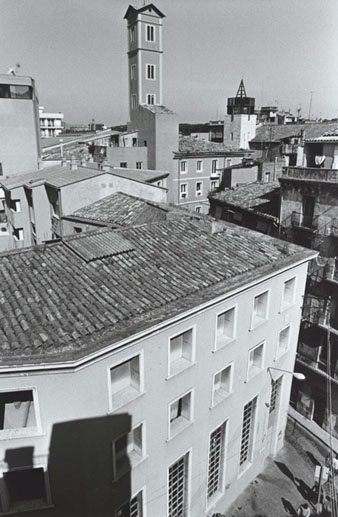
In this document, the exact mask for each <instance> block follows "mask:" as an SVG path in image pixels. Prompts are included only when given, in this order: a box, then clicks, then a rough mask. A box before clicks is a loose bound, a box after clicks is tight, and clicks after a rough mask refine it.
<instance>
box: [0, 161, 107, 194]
mask: <svg viewBox="0 0 338 517" xmlns="http://www.w3.org/2000/svg"><path fill="white" fill-rule="evenodd" d="M101 174H103V171H101V170H98V169H94V168H93V169H92V168H89V167H80V166H79V167H78V168H77V169H74V170H71V169H70V168H69V167H48V168H46V169H40V170H37V171H33V172H27V173H25V174H15V175H13V176H9V177H6V176H4V177H2V178H0V184H1V185H2V186H4V187H5V188H7V189H12V188H16V187H20V186H22V185H28V186H33V185H34V184H35V183H41V182H45V183H48V184H49V185H52V186H53V187H56V188H59V187H64V186H66V185H70V184H72V183H76V182H77V181H82V180H86V179H88V178H93V177H94V176H100V175H101Z"/></svg>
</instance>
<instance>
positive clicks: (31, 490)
mask: <svg viewBox="0 0 338 517" xmlns="http://www.w3.org/2000/svg"><path fill="white" fill-rule="evenodd" d="M46 475H47V474H46V473H45V471H44V469H43V468H25V469H20V470H10V471H8V472H5V473H4V475H3V485H4V486H3V489H4V492H5V493H6V497H4V492H2V494H1V510H2V512H4V513H7V512H22V511H25V510H35V509H38V508H41V507H42V506H46V505H47V504H49V503H50V502H49V501H48V499H47V490H46ZM2 512H1V513H2Z"/></svg>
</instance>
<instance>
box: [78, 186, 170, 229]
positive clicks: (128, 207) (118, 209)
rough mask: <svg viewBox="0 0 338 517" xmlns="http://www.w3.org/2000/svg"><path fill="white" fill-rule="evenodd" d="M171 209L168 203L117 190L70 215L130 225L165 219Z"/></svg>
mask: <svg viewBox="0 0 338 517" xmlns="http://www.w3.org/2000/svg"><path fill="white" fill-rule="evenodd" d="M169 209H170V207H169V206H168V205H164V204H163V205H160V204H158V203H154V202H152V201H147V200H145V199H142V198H140V197H136V196H132V195H130V194H125V193H122V192H116V193H114V194H111V195H110V196H106V197H104V198H102V199H100V200H99V201H95V202H94V203H91V204H90V205H87V206H85V207H83V208H80V209H78V210H76V211H75V212H73V213H72V214H71V215H70V216H69V217H76V218H81V219H88V220H91V221H98V222H102V223H108V224H114V225H120V226H130V225H135V224H145V223H150V222H155V221H157V222H158V221H165V220H166V214H167V212H168V211H169Z"/></svg>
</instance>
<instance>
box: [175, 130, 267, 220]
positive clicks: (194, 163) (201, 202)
mask: <svg viewBox="0 0 338 517" xmlns="http://www.w3.org/2000/svg"><path fill="white" fill-rule="evenodd" d="M246 156H247V153H246V152H245V151H241V150H236V149H232V148H231V147H226V146H224V145H223V144H219V143H215V142H207V141H205V140H200V139H196V138H190V137H182V138H181V139H180V148H179V152H177V153H175V154H174V167H173V173H172V175H171V177H172V181H171V190H169V199H170V201H171V202H172V203H174V204H176V205H180V206H181V205H182V206H185V207H186V208H189V210H192V211H195V212H197V213H204V214H207V213H208V212H209V201H208V194H209V193H210V192H213V191H215V190H216V189H218V187H219V186H220V183H221V180H222V176H223V173H224V170H231V167H232V166H234V165H236V164H240V163H241V162H242V160H243V159H244V158H245V157H246ZM256 179H257V170H253V169H250V170H249V169H246V170H245V171H244V172H243V174H238V175H237V181H239V182H240V183H242V182H244V183H248V182H250V183H251V182H252V181H255V180H256Z"/></svg>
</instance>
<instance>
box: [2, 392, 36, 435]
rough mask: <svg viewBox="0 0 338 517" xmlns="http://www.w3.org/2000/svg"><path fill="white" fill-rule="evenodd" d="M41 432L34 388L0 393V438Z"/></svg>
mask: <svg viewBox="0 0 338 517" xmlns="http://www.w3.org/2000/svg"><path fill="white" fill-rule="evenodd" d="M39 432H41V425H40V421H39V416H38V411H37V396H36V392H35V390H34V389H27V390H15V391H6V392H2V393H0V439H2V438H5V439H8V438H19V437H24V436H32V435H34V434H38V433H39Z"/></svg>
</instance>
